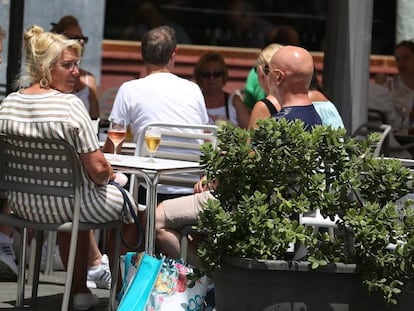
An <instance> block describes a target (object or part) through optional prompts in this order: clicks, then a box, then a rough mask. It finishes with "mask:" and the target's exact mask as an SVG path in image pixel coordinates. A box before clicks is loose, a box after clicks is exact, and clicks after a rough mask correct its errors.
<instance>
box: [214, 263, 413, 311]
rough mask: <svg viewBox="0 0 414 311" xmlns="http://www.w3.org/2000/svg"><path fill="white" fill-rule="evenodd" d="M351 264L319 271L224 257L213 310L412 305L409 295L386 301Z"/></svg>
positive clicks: (337, 310)
mask: <svg viewBox="0 0 414 311" xmlns="http://www.w3.org/2000/svg"><path fill="white" fill-rule="evenodd" d="M355 268H356V267H355V265H344V264H336V265H331V266H327V267H324V268H323V269H320V270H318V271H315V270H311V269H310V268H309V263H307V262H288V261H268V260H250V259H240V258H227V259H226V262H225V263H224V264H223V265H222V268H221V269H220V270H219V271H217V272H216V274H215V296H216V310H217V311H234V310H237V311H276V310H278V311H325V310H326V311H328V310H329V311H360V310H364V311H368V310H373V311H374V310H375V311H383V310H384V311H385V310H387V311H389V310H392V311H397V310H398V311H399V310H401V311H402V310H411V309H412V306H413V305H414V295H413V294H412V293H411V295H404V296H401V297H400V300H399V303H398V305H397V306H393V305H386V304H384V303H383V302H382V301H381V300H380V299H378V298H377V297H373V296H372V295H370V294H369V293H368V292H367V291H366V290H365V289H364V288H362V287H361V280H360V279H359V277H358V274H357V273H356V270H355Z"/></svg>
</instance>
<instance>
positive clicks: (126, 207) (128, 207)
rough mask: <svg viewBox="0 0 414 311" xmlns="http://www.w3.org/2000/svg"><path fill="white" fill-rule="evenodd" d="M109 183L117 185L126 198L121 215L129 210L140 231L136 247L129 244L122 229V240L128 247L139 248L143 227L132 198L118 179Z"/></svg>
mask: <svg viewBox="0 0 414 311" xmlns="http://www.w3.org/2000/svg"><path fill="white" fill-rule="evenodd" d="M109 184H110V185H113V186H115V187H117V188H118V189H119V191H121V193H122V196H123V198H124V203H123V205H122V214H121V216H122V215H126V213H127V212H128V210H129V213H130V214H131V216H132V218H133V219H134V222H135V225H136V227H137V231H138V242H137V244H136V245H135V246H134V247H131V245H129V244H128V243H127V242H126V241H125V238H124V236H123V234H122V230H121V241H122V243H123V244H124V245H125V246H126V247H127V248H128V249H133V250H138V248H139V247H140V246H141V243H142V228H141V224H140V222H139V219H138V216H137V214H136V213H135V210H134V208H133V207H132V203H131V200H130V199H129V197H128V194H127V192H126V190H125V189H124V188H123V187H122V186H121V185H120V184H118V183H117V182H116V181H114V180H112V181H110V182H109Z"/></svg>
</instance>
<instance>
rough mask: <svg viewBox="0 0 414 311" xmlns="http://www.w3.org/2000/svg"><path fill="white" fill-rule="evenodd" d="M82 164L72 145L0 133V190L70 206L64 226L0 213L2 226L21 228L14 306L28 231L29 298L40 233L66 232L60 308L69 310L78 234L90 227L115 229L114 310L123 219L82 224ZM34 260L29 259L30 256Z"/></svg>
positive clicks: (18, 304) (20, 299)
mask: <svg viewBox="0 0 414 311" xmlns="http://www.w3.org/2000/svg"><path fill="white" fill-rule="evenodd" d="M80 185H81V165H80V160H79V158H78V155H77V153H76V151H75V150H74V148H73V146H71V145H70V144H68V143H67V142H65V141H63V140H59V139H38V138H30V137H21V136H13V135H6V134H2V133H0V191H4V192H19V193H24V194H25V195H28V196H31V195H44V196H45V197H46V198H45V199H48V198H50V197H65V198H69V199H70V201H71V202H72V207H73V220H72V221H71V222H65V223H41V222H35V221H28V220H25V219H22V218H20V217H18V216H17V215H15V214H10V215H0V223H2V224H7V225H10V226H13V227H16V228H20V230H21V253H20V258H19V271H18V280H17V285H18V286H17V299H16V307H17V308H20V307H23V302H24V285H25V283H24V281H25V270H26V269H25V268H26V245H27V231H28V230H29V229H31V230H32V231H33V235H34V241H35V250H36V251H35V256H34V274H33V287H32V298H33V299H36V298H37V290H38V285H39V270H40V259H41V246H42V242H43V233H44V231H59V232H70V233H71V241H70V248H69V259H68V265H67V273H66V281H65V289H64V293H63V301H62V307H61V310H65V311H66V310H68V307H69V301H70V293H71V287H72V279H73V271H74V264H75V256H76V247H77V240H78V232H79V231H84V230H90V229H106V228H114V229H115V230H116V235H115V236H116V237H117V241H115V245H116V246H115V251H114V258H113V261H112V265H111V270H112V284H111V286H112V287H111V292H110V300H109V301H110V306H109V309H110V310H115V309H116V307H115V297H116V288H117V280H118V265H119V252H120V230H121V226H122V223H121V221H120V220H119V221H113V222H107V223H102V224H100V223H84V222H80V221H79V219H80V200H81V186H80ZM32 257H33V256H32Z"/></svg>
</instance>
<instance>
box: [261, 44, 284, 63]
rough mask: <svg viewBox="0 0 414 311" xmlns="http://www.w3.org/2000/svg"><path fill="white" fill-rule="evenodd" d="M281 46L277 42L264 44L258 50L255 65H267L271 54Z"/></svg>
mask: <svg viewBox="0 0 414 311" xmlns="http://www.w3.org/2000/svg"><path fill="white" fill-rule="evenodd" d="M281 47H283V45H281V44H279V43H271V44H269V45H267V46H265V47H264V48H263V50H262V51H261V52H260V54H259V57H258V58H257V61H256V67H258V66H265V65H269V63H270V60H271V59H272V56H273V54H275V52H276V51H277V50H279V49H280V48H281Z"/></svg>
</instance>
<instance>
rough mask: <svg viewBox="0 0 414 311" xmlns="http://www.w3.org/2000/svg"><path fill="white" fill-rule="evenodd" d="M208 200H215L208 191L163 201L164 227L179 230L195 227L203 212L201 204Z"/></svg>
mask: <svg viewBox="0 0 414 311" xmlns="http://www.w3.org/2000/svg"><path fill="white" fill-rule="evenodd" d="M208 199H213V200H216V198H215V197H214V196H213V195H212V194H211V193H210V191H204V192H201V193H196V194H192V195H186V196H182V197H179V198H176V199H171V200H165V201H163V202H162V204H163V205H164V212H165V223H166V226H167V227H168V228H171V229H180V228H182V227H184V226H186V225H195V224H196V223H197V221H198V219H199V216H198V214H199V213H200V211H202V210H203V203H205V202H207V200H208Z"/></svg>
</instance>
